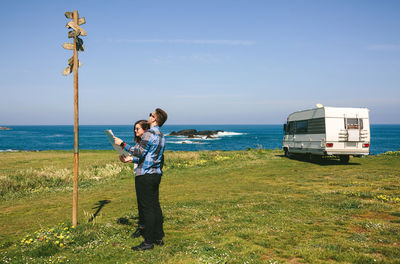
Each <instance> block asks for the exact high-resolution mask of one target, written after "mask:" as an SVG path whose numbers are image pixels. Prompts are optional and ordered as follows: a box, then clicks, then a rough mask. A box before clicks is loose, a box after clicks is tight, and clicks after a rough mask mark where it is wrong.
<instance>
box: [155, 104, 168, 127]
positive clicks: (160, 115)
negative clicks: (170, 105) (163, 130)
mask: <svg viewBox="0 0 400 264" xmlns="http://www.w3.org/2000/svg"><path fill="white" fill-rule="evenodd" d="M156 116H157V124H158V125H159V126H160V127H162V125H164V123H165V121H167V118H168V115H167V113H166V112H165V111H164V110H162V109H161V108H157V109H156Z"/></svg>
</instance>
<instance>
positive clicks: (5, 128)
mask: <svg viewBox="0 0 400 264" xmlns="http://www.w3.org/2000/svg"><path fill="white" fill-rule="evenodd" d="M0 130H11V128H9V127H0Z"/></svg>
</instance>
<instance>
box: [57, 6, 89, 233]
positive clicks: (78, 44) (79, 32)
mask: <svg viewBox="0 0 400 264" xmlns="http://www.w3.org/2000/svg"><path fill="white" fill-rule="evenodd" d="M65 17H66V18H68V19H72V20H70V21H69V22H68V23H67V25H66V26H65V27H66V28H69V29H72V31H69V32H68V38H72V39H73V40H74V41H73V43H64V44H63V45H62V46H63V48H64V49H68V50H73V51H74V55H73V56H72V57H71V58H70V59H69V60H68V67H67V68H65V69H64V70H63V72H62V74H63V75H65V76H66V75H69V74H70V73H71V72H73V73H74V191H73V197H72V226H77V224H78V172H79V108H78V106H79V105H78V67H80V66H81V63H80V61H79V60H78V51H84V49H85V48H84V46H83V40H82V39H81V38H79V36H86V35H87V33H86V31H85V30H84V29H83V28H81V27H80V25H82V24H85V23H86V20H85V18H84V17H81V18H79V14H78V11H76V10H74V12H65Z"/></svg>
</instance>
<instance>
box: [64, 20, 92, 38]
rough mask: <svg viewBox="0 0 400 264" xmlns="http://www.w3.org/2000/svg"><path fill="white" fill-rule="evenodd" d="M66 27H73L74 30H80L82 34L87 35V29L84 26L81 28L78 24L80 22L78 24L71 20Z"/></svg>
mask: <svg viewBox="0 0 400 264" xmlns="http://www.w3.org/2000/svg"><path fill="white" fill-rule="evenodd" d="M65 27H66V28H72V29H73V30H80V32H81V35H82V36H87V33H86V31H85V30H84V29H83V28H81V27H80V26H78V24H76V23H75V22H74V21H69V22H68V23H67V24H66V25H65Z"/></svg>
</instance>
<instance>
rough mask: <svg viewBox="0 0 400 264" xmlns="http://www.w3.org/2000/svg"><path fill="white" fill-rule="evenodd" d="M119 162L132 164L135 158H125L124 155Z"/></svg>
mask: <svg viewBox="0 0 400 264" xmlns="http://www.w3.org/2000/svg"><path fill="white" fill-rule="evenodd" d="M119 160H120V161H121V162H123V163H127V162H132V160H133V157H125V156H124V155H121V156H119Z"/></svg>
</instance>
